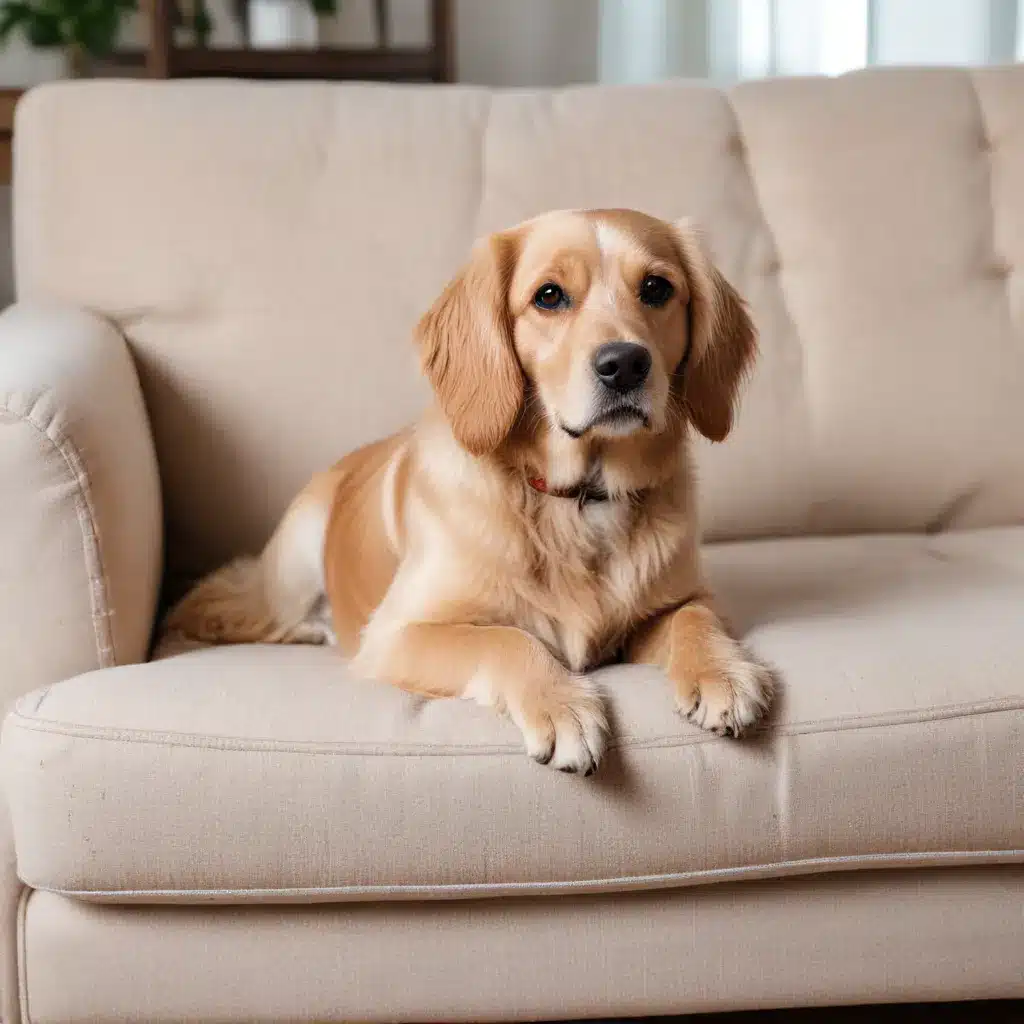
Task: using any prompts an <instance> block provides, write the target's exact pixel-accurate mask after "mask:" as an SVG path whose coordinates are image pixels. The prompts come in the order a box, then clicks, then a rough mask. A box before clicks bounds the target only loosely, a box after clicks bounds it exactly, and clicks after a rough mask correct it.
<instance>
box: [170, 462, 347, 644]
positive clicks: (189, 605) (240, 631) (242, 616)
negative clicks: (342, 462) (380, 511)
mask: <svg viewBox="0 0 1024 1024" xmlns="http://www.w3.org/2000/svg"><path fill="white" fill-rule="evenodd" d="M337 482H338V474H337V473H322V474H320V475H318V476H316V477H314V478H313V480H312V481H311V482H310V483H309V485H308V486H307V487H306V488H305V489H304V490H303V491H302V492H300V494H299V495H298V497H297V498H296V499H295V500H294V501H293V502H292V504H291V506H290V507H289V508H288V511H287V512H285V514H284V518H282V520H281V522H280V523H279V524H278V527H277V529H276V530H275V531H274V534H273V536H272V537H271V538H270V542H269V543H268V544H267V546H266V548H264V550H263V553H262V554H261V555H260V556H259V557H258V558H239V559H236V560H235V561H233V562H231V563H229V564H228V565H226V566H224V567H223V568H221V569H218V570H217V571H216V572H214V573H211V574H210V575H209V576H207V577H206V578H205V579H203V580H200V582H199V583H198V584H197V585H196V586H195V587H194V588H193V589H192V590H191V591H189V593H188V594H186V595H185V597H184V598H183V599H182V600H181V601H180V602H179V603H178V604H177V605H176V606H175V607H174V608H172V609H171V611H170V613H169V615H168V616H167V619H166V622H165V624H164V625H165V630H166V631H167V632H168V633H170V634H183V635H184V636H187V637H190V638H193V639H196V640H205V641H209V642H213V643H282V644H283V643H313V644H322V643H332V642H333V632H332V630H331V625H330V614H329V611H328V609H327V602H326V599H325V596H324V567H323V561H324V537H325V533H326V530H327V520H328V516H329V514H330V509H331V502H332V501H333V497H334V491H335V488H336V486H337Z"/></svg>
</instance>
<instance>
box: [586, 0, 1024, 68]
mask: <svg viewBox="0 0 1024 1024" xmlns="http://www.w3.org/2000/svg"><path fill="white" fill-rule="evenodd" d="M600 35H601V53H600V61H599V66H600V72H601V78H602V79H603V80H604V81H612V82H637V81H654V80H657V79H660V78H668V77H675V76H679V75H682V76H688V77H709V78H712V79H714V80H716V81H721V82H728V81H735V80H737V79H743V78H764V77H767V76H770V75H804V74H826V75H836V74H842V73H843V72H844V71H850V70H853V69H854V68H861V67H866V66H869V65H873V64H904V65H906V64H966V65H977V64H1002V63H1008V62H1011V61H1014V60H1017V59H1024V0H602V3H601V33H600Z"/></svg>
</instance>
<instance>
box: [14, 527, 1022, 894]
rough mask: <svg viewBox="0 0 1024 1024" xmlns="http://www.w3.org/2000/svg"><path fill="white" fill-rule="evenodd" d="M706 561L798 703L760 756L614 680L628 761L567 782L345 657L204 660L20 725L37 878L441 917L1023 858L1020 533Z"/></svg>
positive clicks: (26, 875) (19, 756)
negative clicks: (548, 896)
mask: <svg viewBox="0 0 1024 1024" xmlns="http://www.w3.org/2000/svg"><path fill="white" fill-rule="evenodd" d="M708 564H709V570H710V575H711V577H712V580H713V582H714V583H715V585H716V586H717V588H718V590H719V592H720V593H721V594H722V595H723V598H724V601H725V604H726V606H727V607H728V608H730V609H731V611H732V614H733V617H734V620H735V621H736V623H737V625H738V626H739V627H740V628H741V629H742V630H743V632H744V633H745V634H746V636H747V639H748V641H749V643H750V644H751V645H752V646H753V647H754V648H755V649H756V650H758V651H759V652H760V653H761V654H762V655H763V656H765V657H766V658H768V659H769V660H771V661H772V662H774V663H775V664H776V665H777V667H778V668H779V670H780V672H781V674H782V677H783V680H784V686H783V689H782V692H781V695H780V700H779V703H778V707H777V713H776V718H775V720H774V721H772V722H771V723H769V724H767V725H766V726H765V727H764V728H763V729H761V730H759V731H757V732H756V733H755V734H754V735H753V736H752V737H750V738H749V739H747V740H744V741H740V742H737V741H732V740H727V739H719V738H716V737H714V736H710V735H706V734H703V733H701V732H700V731H698V730H697V729H696V728H694V727H693V726H691V725H689V724H688V723H686V722H685V721H682V720H680V719H679V718H678V717H677V716H676V715H675V714H674V713H673V708H672V702H671V699H670V696H669V692H668V688H667V686H666V684H665V681H664V680H663V678H661V677H660V676H659V675H658V673H656V672H654V671H652V670H650V669H646V668H638V667H614V668H611V669H607V670H604V671H603V672H602V673H601V680H602V682H603V684H604V686H605V687H606V689H607V691H608V693H609V695H610V698H611V703H612V711H613V716H612V717H613V721H614V724H615V736H616V740H615V744H614V747H613V750H612V753H611V755H610V756H609V758H608V759H607V762H606V763H605V764H604V765H603V766H602V768H601V771H600V772H599V773H598V774H597V776H595V777H594V778H591V779H584V778H577V777H570V776H565V775H562V774H559V773H557V772H554V771H551V770H550V769H545V768H542V767H540V766H538V765H536V764H534V763H533V762H532V761H531V760H529V759H528V758H527V757H525V756H524V755H523V753H522V751H521V744H520V740H519V736H518V733H517V731H516V730H515V728H514V727H513V726H512V725H511V724H510V723H509V722H507V721H504V720H501V719H499V718H498V717H497V716H496V715H494V714H493V712H491V711H488V710H487V709H483V708H479V707H477V706H475V705H473V704H471V703H469V702H465V701H423V700H417V699H415V698H413V697H410V696H408V695H405V694H403V693H400V692H399V691H397V690H395V689H392V688H390V687H388V686H386V685H375V684H371V683H368V682H364V681H360V680H357V679H355V678H352V677H351V676H350V674H349V673H348V672H347V670H346V666H345V664H344V662H343V661H342V659H341V658H340V656H339V655H338V654H337V653H336V652H334V651H331V650H328V649H318V648H274V647H235V648H219V649H204V650H196V651H192V652H189V653H185V654H179V655H177V656H175V657H169V658H166V659H163V660H158V661H155V662H152V663H150V664H147V665H139V666H130V667H120V668H114V669H105V670H102V671H98V672H91V673H88V674H87V675H83V676H80V677H78V678H75V679H71V680H69V681H67V682H64V683H61V684H59V685H57V686H54V687H51V688H50V689H48V690H44V691H39V692H36V693H34V694H32V695H30V696H29V697H27V698H25V699H24V700H22V701H21V702H20V704H19V705H18V706H17V709H16V710H15V711H14V712H13V713H12V715H11V716H10V717H9V719H8V720H7V722H6V724H5V730H4V736H3V757H4V769H5V772H6V785H7V788H8V793H9V795H10V803H11V810H12V815H13V822H14V829H15V837H16V846H17V854H18V865H19V871H20V874H21V877H22V878H23V879H24V881H25V882H27V883H28V884H29V885H31V886H33V887H36V888H40V889H50V890H57V891H60V892H63V893H71V894H76V895H80V896H85V897H90V898H97V899H113V900H119V901H120V900H131V899H139V900H180V901H195V900H225V901H235V900H250V899H251V900H275V899H277V900H289V901H294V900H331V899H360V898H374V899H379V898H394V899H420V898H431V897H447V896H471V895H501V894H528V893H555V892H569V891H573V892H579V891H581V890H590V889H594V890H625V889H631V888H642V887H665V886H674V885H685V884H692V883H699V882H705V881H711V880H720V879H735V878H749V877H763V876H773V875H785V874H802V873H811V872H820V871H834V870H836V869H847V868H858V867H879V866H892V865H908V866H909V865H918V864H948V863H978V862H988V861H1012V860H1019V859H1021V858H1022V856H1024V854H1022V851H1024V815H1022V814H1021V813H1020V807H1021V805H1020V793H1021V789H1020V787H1021V783H1022V772H1021V769H1022V760H1021V757H1022V754H1021V752H1022V750H1024V617H1022V609H1024V528H1019V529H1005V530H989V531H980V532H976V533H962V534H951V535H945V536H936V537H921V536H904V537H864V538H847V539H818V540H810V539H800V540H788V541H765V542H754V543H749V542H748V543H742V544H735V545H728V546H722V547H715V548H712V549H710V550H709V551H708Z"/></svg>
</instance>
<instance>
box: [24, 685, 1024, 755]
mask: <svg viewBox="0 0 1024 1024" xmlns="http://www.w3.org/2000/svg"><path fill="white" fill-rule="evenodd" d="M1019 711H1024V698H1016V697H1001V698H996V699H994V700H989V701H978V702H975V703H972V704H954V705H946V706H943V707H939V708H932V709H929V710H928V711H920V712H916V713H910V714H907V713H906V712H904V713H903V714H899V713H896V714H892V715H888V716H876V717H873V718H866V719H862V720H857V719H846V720H843V719H839V720H831V721H829V720H824V721H821V722H807V723H800V722H798V723H794V724H793V725H788V726H786V725H783V726H771V727H769V726H765V727H762V728H761V729H759V730H757V729H755V730H752V731H751V733H750V735H752V736H753V735H758V734H761V735H766V736H768V737H769V738H771V737H775V736H804V735H823V734H827V733H842V732H851V731H854V730H858V729H872V728H893V727H900V726H906V725H919V724H927V723H932V722H941V721H951V720H956V719H962V718H972V717H975V716H978V715H990V714H999V713H1002V712H1011V713H1012V712H1019ZM8 721H9V722H15V723H17V725H18V726H19V727H20V728H23V729H25V730H26V731H28V732H37V733H45V734H50V735H54V736H70V737H72V738H74V739H82V740H96V741H99V742H115V743H138V744H146V745H150V746H163V747H168V748H182V747H188V748H193V749H204V750H229V751H236V752H239V753H267V752H270V753H280V754H305V755H310V754H312V755H328V756H350V757H440V756H457V757H466V756H484V755H497V756H509V755H514V756H516V757H521V756H522V746H521V745H520V744H517V743H508V744H490V745H485V746H474V747H469V746H464V747H459V746H452V745H447V746H440V745H437V746H431V745H425V744H422V745H421V744H404V745H402V744H394V745H389V746H367V745H360V744H344V743H338V742H334V743H324V742H316V741H305V742H303V741H295V740H292V741H281V740H273V739H267V738H257V737H254V738H252V739H243V738H242V737H238V736H210V735H207V734H203V733H178V732H157V731H149V730H146V731H141V730H134V729H116V728H107V727H103V726H92V727H83V726H79V725H74V724H71V723H66V722H60V721H55V720H50V719H34V718H28V717H26V716H25V715H24V714H22V713H21V712H20V711H18V710H17V709H15V710H14V711H11V712H10V714H9V715H8ZM720 742H721V740H720V738H719V737H717V736H712V735H709V734H707V733H695V734H694V735H692V736H690V735H686V734H678V735H672V736H657V737H652V738H650V739H631V738H630V737H621V738H620V739H618V740H617V741H613V742H612V743H611V744H610V749H635V750H645V749H655V748H658V747H687V746H696V745H703V744H707V743H720Z"/></svg>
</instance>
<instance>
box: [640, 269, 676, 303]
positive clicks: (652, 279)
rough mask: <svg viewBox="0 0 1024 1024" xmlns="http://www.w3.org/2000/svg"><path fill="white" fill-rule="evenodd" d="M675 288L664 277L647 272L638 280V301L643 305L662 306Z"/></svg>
mask: <svg viewBox="0 0 1024 1024" xmlns="http://www.w3.org/2000/svg"><path fill="white" fill-rule="evenodd" d="M674 291H675V289H674V288H673V287H672V285H671V283H670V282H668V281H666V280H665V278H663V277H659V276H658V275H657V274H648V275H647V276H646V277H645V278H644V279H643V280H642V281H641V282H640V301H641V302H642V303H643V304H644V305H645V306H655V307H657V306H664V305H665V303H666V302H668V300H669V299H671V298H672V294H673V292H674Z"/></svg>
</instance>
